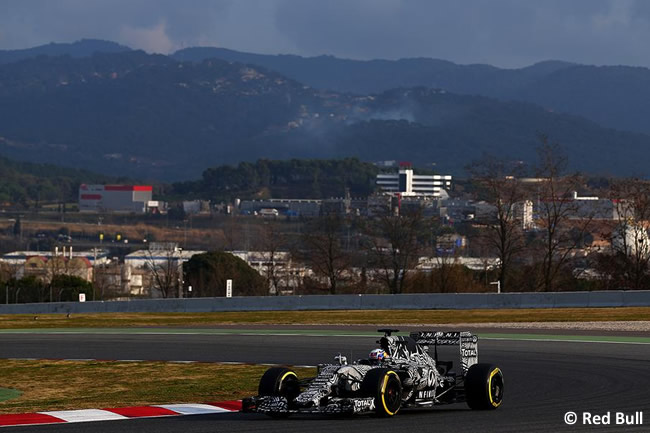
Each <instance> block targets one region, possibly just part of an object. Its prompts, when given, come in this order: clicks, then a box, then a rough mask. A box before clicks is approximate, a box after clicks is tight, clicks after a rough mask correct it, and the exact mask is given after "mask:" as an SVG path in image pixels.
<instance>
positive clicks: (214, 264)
mask: <svg viewBox="0 0 650 433" xmlns="http://www.w3.org/2000/svg"><path fill="white" fill-rule="evenodd" d="M183 274H184V276H185V277H184V281H185V288H186V289H187V287H188V286H192V293H193V296H199V297H209V296H225V295H226V280H228V279H231V280H232V281H233V295H234V296H261V295H266V294H268V285H267V282H266V280H265V279H264V277H262V276H261V275H260V274H259V273H258V272H257V271H256V270H255V269H253V268H251V267H250V266H249V265H248V263H246V262H245V261H243V260H242V259H240V258H239V257H236V256H234V255H232V254H230V253H226V252H223V251H210V252H207V253H203V254H197V255H195V256H193V257H192V258H191V259H190V260H189V261H188V262H186V263H184V264H183Z"/></svg>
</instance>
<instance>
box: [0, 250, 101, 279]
mask: <svg viewBox="0 0 650 433" xmlns="http://www.w3.org/2000/svg"><path fill="white" fill-rule="evenodd" d="M0 262H2V263H5V264H6V265H7V266H8V267H9V269H11V272H12V274H13V275H12V277H14V278H16V279H20V278H23V277H26V276H34V277H37V278H39V279H40V280H41V281H44V282H50V281H51V280H52V278H53V277H54V276H56V275H71V276H76V277H79V278H83V279H84V280H86V281H92V279H93V269H94V267H95V265H106V264H108V263H110V259H109V258H108V251H105V250H94V251H74V252H73V251H72V247H70V248H66V247H63V248H62V249H61V250H59V248H58V247H57V248H55V250H54V251H14V252H11V253H7V254H5V255H3V256H2V258H0Z"/></svg>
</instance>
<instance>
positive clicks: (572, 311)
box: [0, 307, 650, 329]
mask: <svg viewBox="0 0 650 433" xmlns="http://www.w3.org/2000/svg"><path fill="white" fill-rule="evenodd" d="M622 320H633V321H634V320H650V307H629V308H544V309H503V310H375V311H361V310H347V311H256V312H224V313H99V314H79V315H74V314H73V315H71V316H70V317H66V315H65V314H39V315H33V314H11V315H0V329H30V328H34V329H36V328H113V327H114V328H122V327H148V326H155V327H159V326H163V327H167V326H171V327H184V326H186V327H187V326H218V325H238V324H241V325H244V324H259V325H264V324H276V325H279V324H289V325H297V324H302V325H317V324H318V325H320V324H331V325H374V324H414V325H417V324H428V323H439V324H445V323H448V324H453V323H486V322H498V323H503V322H581V321H583V322H584V321H596V322H600V321H622Z"/></svg>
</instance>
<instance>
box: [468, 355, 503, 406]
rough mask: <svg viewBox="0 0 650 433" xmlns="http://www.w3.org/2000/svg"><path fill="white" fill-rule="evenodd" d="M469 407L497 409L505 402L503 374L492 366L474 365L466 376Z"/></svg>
mask: <svg viewBox="0 0 650 433" xmlns="http://www.w3.org/2000/svg"><path fill="white" fill-rule="evenodd" d="M465 395H466V398H467V405H468V406H469V407H470V408H472V409H478V410H487V409H496V408H498V407H499V406H501V402H502V401H503V372H502V371H501V369H500V368H499V367H497V366H495V365H492V364H474V365H472V366H471V367H470V368H469V370H468V371H467V375H466V376H465Z"/></svg>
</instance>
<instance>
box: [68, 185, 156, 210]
mask: <svg viewBox="0 0 650 433" xmlns="http://www.w3.org/2000/svg"><path fill="white" fill-rule="evenodd" d="M152 194H153V188H152V187H151V186H149V185H86V184H82V185H81V186H79V210H80V211H82V212H135V213H145V212H146V211H147V203H149V202H150V201H151V199H152Z"/></svg>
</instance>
